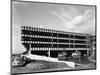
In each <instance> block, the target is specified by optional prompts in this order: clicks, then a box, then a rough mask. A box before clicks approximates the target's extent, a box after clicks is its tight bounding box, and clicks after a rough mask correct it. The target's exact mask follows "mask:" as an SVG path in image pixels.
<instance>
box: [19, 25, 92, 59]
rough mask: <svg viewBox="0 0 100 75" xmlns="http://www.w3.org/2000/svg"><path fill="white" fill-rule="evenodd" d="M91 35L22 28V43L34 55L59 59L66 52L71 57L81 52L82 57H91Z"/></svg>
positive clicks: (28, 27)
mask: <svg viewBox="0 0 100 75" xmlns="http://www.w3.org/2000/svg"><path fill="white" fill-rule="evenodd" d="M90 36H91V35H90V34H81V33H73V32H65V31H58V30H52V29H44V28H36V27H30V26H22V27H21V43H22V44H23V45H24V46H25V48H26V49H27V52H28V51H30V50H31V53H32V54H37V55H45V56H49V57H58V53H59V52H62V51H63V50H65V51H66V52H68V55H69V56H71V54H72V52H74V51H80V52H81V55H84V54H86V55H88V56H89V55H90V54H89V53H90V51H91V44H90Z"/></svg>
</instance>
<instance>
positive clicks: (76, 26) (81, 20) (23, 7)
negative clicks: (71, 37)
mask: <svg viewBox="0 0 100 75" xmlns="http://www.w3.org/2000/svg"><path fill="white" fill-rule="evenodd" d="M21 26H32V27H40V28H46V29H54V30H61V31H66V32H76V33H86V34H91V35H95V6H84V5H70V4H50V3H49V4H47V3H36V2H33V3H31V2H17V1H13V2H12V53H13V54H15V53H16V54H18V53H22V52H24V51H26V49H25V48H24V46H22V44H21Z"/></svg>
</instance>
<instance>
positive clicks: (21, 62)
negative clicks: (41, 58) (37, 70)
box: [12, 57, 25, 67]
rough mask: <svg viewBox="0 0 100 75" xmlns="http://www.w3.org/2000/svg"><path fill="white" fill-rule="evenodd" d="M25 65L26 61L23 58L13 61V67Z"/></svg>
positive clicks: (16, 58)
mask: <svg viewBox="0 0 100 75" xmlns="http://www.w3.org/2000/svg"><path fill="white" fill-rule="evenodd" d="M24 64H25V61H24V60H23V59H22V58H21V57H15V58H14V60H13V61H12V66H13V67H17V66H23V65H24Z"/></svg>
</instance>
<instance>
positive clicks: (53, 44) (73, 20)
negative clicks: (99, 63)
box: [11, 0, 96, 74]
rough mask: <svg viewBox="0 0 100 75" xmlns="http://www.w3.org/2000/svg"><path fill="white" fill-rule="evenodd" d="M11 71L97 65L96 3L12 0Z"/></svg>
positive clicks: (43, 70)
mask: <svg viewBox="0 0 100 75" xmlns="http://www.w3.org/2000/svg"><path fill="white" fill-rule="evenodd" d="M11 34H12V35H11V43H12V44H11V73H12V74H30V73H32V74H34V73H42V72H57V71H58V72H60V71H76V70H77V71H78V70H93V69H96V6H95V5H81V4H67V3H52V2H51V3H49V2H36V1H19V0H18V1H17V0H12V1H11Z"/></svg>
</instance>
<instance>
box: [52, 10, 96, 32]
mask: <svg viewBox="0 0 100 75" xmlns="http://www.w3.org/2000/svg"><path fill="white" fill-rule="evenodd" d="M74 11H75V10H74ZM75 12H77V13H80V12H79V11H77V10H76V11H75ZM51 13H52V14H53V15H55V16H56V17H57V18H59V20H61V22H62V23H63V25H64V27H66V31H72V32H80V33H87V32H88V33H89V34H90V33H91V32H92V33H94V32H93V31H94V29H95V28H94V26H95V24H94V23H93V22H92V21H94V20H95V18H94V17H93V16H94V13H93V11H92V10H90V9H86V10H84V12H83V14H81V13H80V14H75V15H74V16H73V14H72V13H73V11H72V12H71V11H70V12H69V11H68V10H65V9H64V8H62V9H61V10H60V11H58V12H57V11H52V12H51ZM71 14H72V15H71ZM89 28H92V29H91V30H89Z"/></svg>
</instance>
